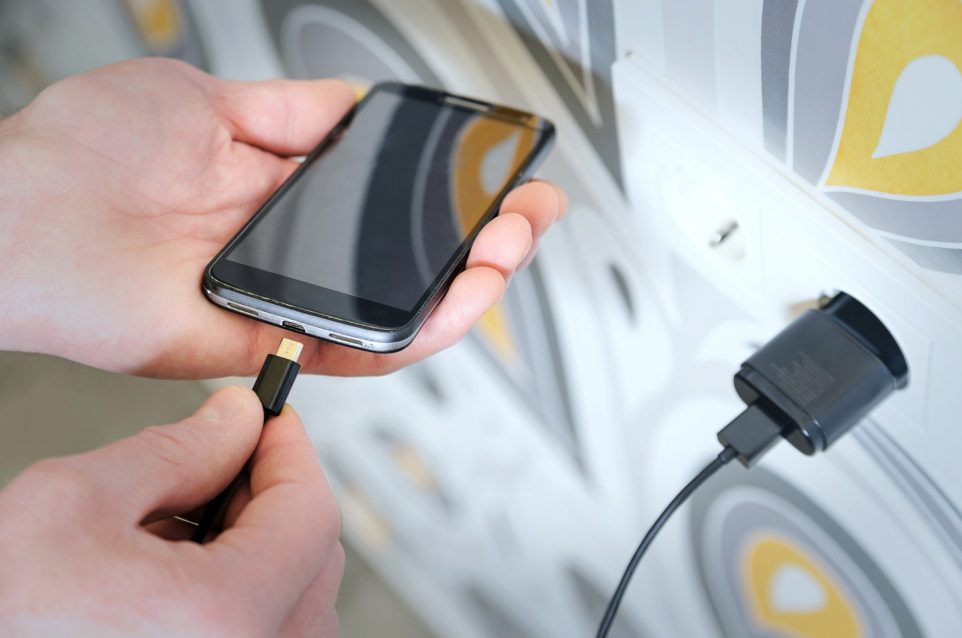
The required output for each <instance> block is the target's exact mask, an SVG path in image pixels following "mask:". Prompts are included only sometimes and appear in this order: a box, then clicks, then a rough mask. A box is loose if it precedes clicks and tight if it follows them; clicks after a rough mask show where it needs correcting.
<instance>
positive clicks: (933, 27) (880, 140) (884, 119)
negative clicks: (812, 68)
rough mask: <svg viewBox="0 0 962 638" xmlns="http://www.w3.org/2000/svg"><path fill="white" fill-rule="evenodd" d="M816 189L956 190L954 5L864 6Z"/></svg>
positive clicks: (961, 59) (958, 62)
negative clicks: (834, 133)
mask: <svg viewBox="0 0 962 638" xmlns="http://www.w3.org/2000/svg"><path fill="white" fill-rule="evenodd" d="M866 5H867V6H868V9H867V10H866V13H865V16H864V21H863V23H862V28H861V31H860V32H858V33H857V34H856V38H857V40H858V44H857V46H856V50H855V53H854V58H853V60H852V68H851V75H850V80H849V87H848V89H849V92H848V98H847V100H846V102H845V107H844V114H843V116H842V122H841V127H840V131H839V133H838V137H837V141H836V148H835V152H834V155H833V156H832V157H831V158H830V159H829V164H828V167H827V170H826V175H825V177H824V181H823V187H824V188H825V189H826V190H839V191H847V190H855V191H859V192H863V193H864V192H866V191H868V192H873V191H874V192H876V193H885V194H888V195H890V196H895V197H893V199H894V198H900V197H906V198H912V197H933V196H935V197H939V198H945V199H952V198H956V197H960V196H962V170H960V166H962V161H960V159H959V158H962V123H960V119H962V38H960V37H959V34H960V33H962V2H960V1H959V0H873V2H871V3H866Z"/></svg>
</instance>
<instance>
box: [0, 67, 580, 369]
mask: <svg viewBox="0 0 962 638" xmlns="http://www.w3.org/2000/svg"><path fill="white" fill-rule="evenodd" d="M173 96H176V97H173ZM354 104H355V97H354V93H353V91H352V90H351V88H350V87H348V86H347V85H346V84H344V83H343V82H339V81H332V80H325V81H291V80H270V81H264V82H236V81H227V80H221V79H218V78H214V77H211V76H209V75H206V74H204V73H203V72H201V71H199V70H197V69H195V68H193V67H190V66H189V65H187V64H184V63H182V62H177V61H174V60H169V59H138V60H131V61H127V62H122V63H119V64H114V65H110V66H107V67H103V68H100V69H97V70H95V71H91V72H89V73H85V74H82V75H78V76H74V77H72V78H70V79H69V80H68V81H64V82H58V83H56V84H54V85H52V86H51V87H49V88H48V89H47V90H45V91H44V92H43V93H42V94H41V95H40V96H39V97H38V98H37V99H36V100H35V101H34V102H33V103H31V104H30V105H29V106H27V107H26V108H24V109H23V110H22V111H20V112H19V113H17V114H16V115H14V116H12V117H10V118H7V119H4V120H2V121H0V175H2V176H3V178H4V179H2V180H0V204H2V206H0V208H2V211H3V212H2V214H0V258H2V259H3V268H2V269H0V315H2V316H3V318H4V320H3V322H2V325H0V348H2V349H7V350H21V351H28V352H44V353H48V354H54V355H58V356H62V357H66V358H69V359H72V360H74V361H79V362H82V363H85V364H87V365H92V366H96V367H99V368H103V369H106V370H113V371H117V372H133V373H136V374H141V375H147V376H154V377H175V378H210V377H218V376H230V375H241V374H254V373H256V372H257V369H258V368H259V367H260V365H261V363H262V354H263V352H266V351H270V350H271V349H272V348H273V347H274V346H275V345H276V344H277V342H278V340H279V339H280V337H281V336H282V335H283V334H288V333H284V332H283V331H282V330H281V329H279V328H277V327H274V326H271V325H267V324H265V323H261V322H257V321H252V320H251V319H250V318H248V317H244V316H241V315H239V314H236V313H230V312H224V311H223V310H221V309H220V308H218V307H216V306H214V305H213V304H211V303H209V302H208V301H207V300H206V299H205V297H204V295H203V293H202V292H201V286H200V280H201V276H202V273H203V271H204V267H205V266H206V265H207V264H208V263H209V262H210V260H211V258H212V257H213V256H214V255H215V254H216V253H217V251H219V250H220V249H221V248H222V247H223V246H224V244H225V243H226V242H227V241H228V240H229V239H230V238H231V237H232V236H234V235H235V234H236V233H237V231H238V230H239V229H240V228H241V227H242V226H243V225H244V224H245V223H246V222H247V221H248V220H249V219H250V218H251V215H252V214H253V213H254V212H255V210H256V209H257V208H258V207H259V206H260V205H261V204H262V203H263V202H264V201H265V200H266V199H267V198H268V197H269V196H270V194H271V193H272V192H274V191H275V190H276V189H277V187H278V186H279V185H280V184H282V183H283V182H284V181H285V180H286V179H287V178H288V177H289V176H290V175H291V173H292V172H293V171H294V170H295V169H296V168H297V167H298V166H299V164H298V163H297V162H295V161H293V160H291V159H290V157H292V156H300V155H305V154H308V153H310V151H311V149H312V148H314V147H315V146H316V145H317V144H318V142H319V141H321V140H322V139H323V138H324V137H325V135H326V134H327V133H328V132H329V131H330V129H331V127H333V126H334V125H335V124H337V123H338V122H339V121H340V120H341V118H342V117H343V115H344V114H345V112H347V111H348V110H349V109H350V108H351V107H352V106H353V105H354ZM564 206H565V203H564V194H563V193H562V192H561V191H560V189H557V188H556V187H554V186H551V185H549V184H546V183H543V182H532V183H529V184H527V185H525V186H522V187H520V188H517V189H515V190H514V191H512V192H511V193H509V195H508V196H507V197H506V198H505V200H504V202H503V203H502V206H501V210H502V211H503V212H502V214H501V215H500V216H499V217H497V218H496V219H495V220H494V221H492V222H491V223H489V224H487V225H486V226H485V227H484V229H483V230H482V231H481V232H480V233H479V234H478V237H477V239H476V240H475V242H474V244H473V247H472V249H471V252H470V254H469V256H468V259H467V262H466V270H465V271H464V272H463V273H461V274H460V275H458V276H457V277H456V278H455V279H454V281H453V282H452V284H451V287H450V289H449V291H448V293H447V296H446V297H445V298H444V300H443V301H442V302H441V303H440V305H439V306H438V308H437V309H436V310H435V311H434V312H433V313H432V314H431V316H430V318H429V319H428V321H427V322H426V323H425V325H424V327H423V328H422V330H421V332H420V334H419V336H418V337H417V338H416V339H415V340H414V342H413V343H412V345H411V346H410V347H408V348H407V349H405V350H404V351H403V352H400V353H397V354H395V355H392V356H390V357H383V356H379V355H376V354H372V353H368V352H363V351H360V350H354V349H349V348H344V347H341V346H335V345H333V344H330V343H327V342H324V341H320V340H315V339H310V340H307V341H308V343H307V344H306V347H305V350H304V353H303V354H302V357H301V361H302V363H303V364H304V370H305V372H314V373H325V374H338V375H367V374H380V373H383V372H387V371H390V370H393V369H396V368H399V367H402V366H404V365H407V364H409V363H412V362H414V361H417V360H419V359H421V358H424V357H426V356H429V355H430V354H432V353H434V352H437V351H438V350H440V349H442V348H444V347H446V346H448V345H450V344H452V343H454V342H455V341H457V340H458V339H460V338H461V337H462V336H463V335H464V334H465V333H466V332H467V331H468V329H469V328H470V326H471V324H472V323H474V321H475V320H476V319H477V318H478V317H479V316H481V314H483V312H484V311H485V310H486V309H487V308H488V307H489V306H490V305H491V304H493V303H494V302H495V301H496V300H497V299H498V297H499V295H500V294H501V292H502V290H503V288H504V286H505V281H506V279H507V278H508V277H509V276H510V274H511V273H512V272H513V271H514V270H515V269H516V268H517V267H518V266H519V265H520V264H521V262H522V261H523V259H524V255H525V254H526V253H527V251H528V247H529V244H530V243H531V241H532V236H533V237H534V238H537V237H538V236H539V235H540V234H541V233H542V232H544V230H545V229H546V228H547V227H548V226H549V225H550V224H551V223H552V222H553V221H554V220H555V219H557V218H558V216H559V215H560V214H561V212H562V210H563V209H564ZM508 213H510V214H508Z"/></svg>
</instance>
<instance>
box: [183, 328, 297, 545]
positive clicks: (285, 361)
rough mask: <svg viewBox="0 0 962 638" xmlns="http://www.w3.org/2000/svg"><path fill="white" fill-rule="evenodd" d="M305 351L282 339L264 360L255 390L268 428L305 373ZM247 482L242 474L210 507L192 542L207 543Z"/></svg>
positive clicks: (205, 511) (290, 341) (205, 509)
mask: <svg viewBox="0 0 962 638" xmlns="http://www.w3.org/2000/svg"><path fill="white" fill-rule="evenodd" d="M303 349H304V344H303V343H300V342H299V341H294V340H293V339H281V344H280V345H279V346H278V347H277V352H276V353H274V354H269V355H267V358H266V359H265V360H264V365H262V366H261V371H260V373H259V374H258V375H257V380H256V381H254V387H253V390H254V393H255V394H257V398H258V399H260V401H261V405H262V406H264V421H265V425H266V424H267V419H268V418H270V417H273V416H277V415H278V414H280V413H281V410H283V409H284V404H285V403H286V402H287V395H289V394H290V393H291V388H293V387H294V380H295V379H296V378H297V373H298V372H300V371H301V364H299V363H298V362H297V360H298V358H299V357H300V356H301V350H303ZM245 480H246V477H245V476H244V473H241V474H240V475H238V476H237V477H236V478H235V479H234V480H233V481H231V484H230V485H228V486H227V488H226V489H225V490H224V491H223V492H221V493H220V494H218V495H217V496H216V497H215V498H214V500H212V501H211V502H210V503H208V504H207V507H205V508H204V513H203V515H202V516H201V519H200V522H199V523H198V524H197V529H195V530H194V534H193V535H192V536H191V540H193V541H194V542H196V543H203V542H204V541H205V540H207V536H208V535H209V534H210V531H211V529H213V528H214V526H215V524H216V525H219V524H220V523H221V521H222V519H223V517H224V511H225V510H226V509H227V503H229V502H230V499H231V497H232V496H233V495H234V494H235V493H236V492H237V488H238V487H240V485H241V483H243V481H245Z"/></svg>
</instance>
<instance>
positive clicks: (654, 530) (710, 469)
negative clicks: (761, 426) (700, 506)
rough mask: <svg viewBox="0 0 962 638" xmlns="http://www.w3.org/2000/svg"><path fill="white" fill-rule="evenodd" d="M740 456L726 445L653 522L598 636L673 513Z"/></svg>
mask: <svg viewBox="0 0 962 638" xmlns="http://www.w3.org/2000/svg"><path fill="white" fill-rule="evenodd" d="M737 456H738V453H737V452H735V450H734V449H733V448H730V447H726V448H725V449H724V450H722V451H721V452H719V453H718V456H716V457H715V458H714V460H713V461H712V462H711V463H709V464H708V465H706V466H705V469H703V470H702V471H701V472H699V473H698V475H697V476H695V478H693V479H692V480H691V481H689V482H688V485H686V486H685V487H683V488H682V490H681V491H680V492H678V495H677V496H676V497H675V498H673V499H672V500H671V503H669V504H668V507H666V508H665V511H663V512H662V513H661V516H659V517H658V518H657V519H655V522H654V523H652V525H651V528H650V529H649V530H648V533H647V534H645V537H644V538H643V539H641V543H640V544H639V545H638V549H636V550H635V553H634V554H633V555H632V557H631V560H630V561H628V567H626V568H625V573H624V575H623V576H622V577H621V581H619V583H618V587H617V588H616V589H615V593H614V594H613V595H612V596H611V601H610V602H609V603H608V608H607V609H606V610H605V616H604V618H602V619H601V626H600V627H598V636H599V637H603V636H607V635H608V630H609V629H611V625H612V623H614V622H615V614H617V613H618V607H620V606H621V599H622V598H624V597H625V591H626V590H627V589H628V583H629V581H631V577H632V575H634V573H635V568H636V567H638V563H640V562H641V558H642V556H644V555H645V552H647V551H648V548H649V547H651V543H652V541H654V540H655V537H656V536H657V535H658V532H660V531H661V528H662V527H664V526H665V523H667V522H668V519H669V518H671V515H672V514H674V513H675V511H676V510H677V509H678V508H679V507H681V505H682V504H683V503H684V502H685V501H687V500H688V497H689V496H691V495H692V494H694V493H695V490H697V489H698V487H699V486H700V485H701V484H702V483H704V482H705V481H707V480H708V479H709V478H711V477H712V475H714V474H715V472H717V471H718V470H720V469H722V468H723V467H725V466H726V465H728V462H729V461H731V460H732V459H734V458H735V457H737Z"/></svg>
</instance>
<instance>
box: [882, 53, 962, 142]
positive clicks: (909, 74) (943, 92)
mask: <svg viewBox="0 0 962 638" xmlns="http://www.w3.org/2000/svg"><path fill="white" fill-rule="evenodd" d="M960 121H962V73H960V72H959V69H958V67H956V66H955V64H954V63H953V62H952V60H949V59H948V58H946V57H944V56H941V55H926V56H923V57H920V58H916V59H915V60H912V61H911V62H909V64H908V65H907V66H906V67H905V69H903V70H902V73H901V75H899V79H898V80H897V81H896V82H895V89H893V91H892V98H891V101H890V102H889V108H888V112H887V113H886V115H885V126H884V128H883V129H882V136H881V137H880V139H879V142H878V145H877V146H876V147H875V152H874V153H872V158H873V159H877V158H879V157H886V156H888V155H897V154H898V153H911V152H913V151H919V150H922V149H923V148H928V147H930V146H932V145H934V144H937V143H938V142H941V141H942V140H943V139H945V137H946V136H947V135H948V134H949V133H951V132H952V131H953V130H955V128H956V127H957V126H958V125H959V122H960Z"/></svg>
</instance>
